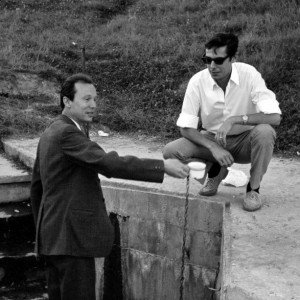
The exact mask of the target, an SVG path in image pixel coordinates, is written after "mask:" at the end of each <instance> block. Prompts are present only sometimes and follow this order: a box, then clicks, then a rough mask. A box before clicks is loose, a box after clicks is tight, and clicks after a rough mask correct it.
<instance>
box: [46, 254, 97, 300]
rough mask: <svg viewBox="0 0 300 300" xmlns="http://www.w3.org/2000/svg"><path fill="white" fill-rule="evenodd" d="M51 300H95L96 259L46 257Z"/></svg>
mask: <svg viewBox="0 0 300 300" xmlns="http://www.w3.org/2000/svg"><path fill="white" fill-rule="evenodd" d="M45 261H46V265H47V284H48V295H49V300H95V299H96V295H95V281H96V270H95V259H94V258H92V257H75V256H64V255H62V256H45Z"/></svg>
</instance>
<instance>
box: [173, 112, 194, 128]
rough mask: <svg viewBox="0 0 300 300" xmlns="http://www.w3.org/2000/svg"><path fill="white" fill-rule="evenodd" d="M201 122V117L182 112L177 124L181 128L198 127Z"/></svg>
mask: <svg viewBox="0 0 300 300" xmlns="http://www.w3.org/2000/svg"><path fill="white" fill-rule="evenodd" d="M198 122H199V117H197V116H194V115H190V114H187V113H184V112H182V113H181V114H180V115H179V118H178V120H177V123H176V125H177V126H178V127H181V128H185V127H186V128H195V129H197V127H198Z"/></svg>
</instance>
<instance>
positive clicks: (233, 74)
mask: <svg viewBox="0 0 300 300" xmlns="http://www.w3.org/2000/svg"><path fill="white" fill-rule="evenodd" d="M207 72H208V74H209V77H208V80H209V83H210V84H211V88H214V86H217V83H216V82H215V81H214V80H213V79H212V77H211V76H210V73H209V71H208V69H207ZM229 80H230V81H233V82H234V83H235V84H236V85H239V83H240V80H239V74H238V71H237V68H236V66H235V64H234V63H233V64H232V69H231V75H230V79H229Z"/></svg>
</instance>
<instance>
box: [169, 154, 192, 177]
mask: <svg viewBox="0 0 300 300" xmlns="http://www.w3.org/2000/svg"><path fill="white" fill-rule="evenodd" d="M164 164H165V173H167V174H168V175H170V176H172V177H177V178H185V177H187V176H188V175H189V172H190V168H189V167H188V165H185V164H183V163H182V162H181V161H180V160H178V159H165V160H164Z"/></svg>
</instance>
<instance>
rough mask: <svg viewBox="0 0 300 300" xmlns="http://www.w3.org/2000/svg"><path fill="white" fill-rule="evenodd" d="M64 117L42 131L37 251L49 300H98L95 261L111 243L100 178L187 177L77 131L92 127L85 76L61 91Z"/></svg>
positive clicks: (35, 187) (35, 188) (180, 167)
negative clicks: (42, 261)
mask: <svg viewBox="0 0 300 300" xmlns="http://www.w3.org/2000/svg"><path fill="white" fill-rule="evenodd" d="M60 99H61V107H62V109H63V111H62V114H61V115H60V116H59V117H58V118H57V119H56V120H55V121H54V122H53V123H52V124H51V125H50V126H49V127H48V128H47V129H46V130H45V132H44V133H43V134H42V136H41V138H40V141H39V144H38V149H37V156H36V160H35V164H34V168H33V174H32V184H31V202H32V208H33V215H34V219H35V223H36V244H35V247H36V249H35V250H36V252H37V253H38V254H39V255H41V256H43V257H44V259H45V261H46V264H47V285H48V295H49V299H50V300H62V299H63V300H74V299H76V300H95V298H96V291H95V280H96V278H95V276H96V275H95V260H94V258H95V257H105V256H107V255H108V254H109V253H110V251H111V247H112V244H113V241H114V230H113V227H112V224H111V223H110V220H109V218H108V216H107V212H106V208H105V203H104V198H103V194H102V190H101V185H100V181H99V178H98V173H101V174H103V175H104V176H106V177H109V178H110V177H116V178H124V179H131V180H143V181H151V182H162V181H163V179H164V174H165V173H167V174H169V175H171V176H174V177H179V178H184V177H186V176H187V175H188V174H189V167H188V166H187V165H185V164H183V163H182V162H180V161H179V160H178V159H166V160H158V159H140V158H137V157H134V156H124V157H121V156H119V155H118V153H117V152H115V151H111V152H108V153H106V152H105V151H104V150H103V149H102V148H101V147H100V146H99V145H98V144H97V143H95V142H93V141H91V140H90V139H89V138H88V136H87V135H86V134H85V132H84V130H83V129H82V125H83V124H84V123H85V122H91V121H92V119H93V116H94V113H95V109H96V99H97V92H96V89H95V86H94V84H93V82H92V80H91V78H90V77H89V76H86V75H84V74H76V75H73V76H71V77H69V78H67V80H66V81H65V82H64V84H63V86H62V89H61V95H60Z"/></svg>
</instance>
